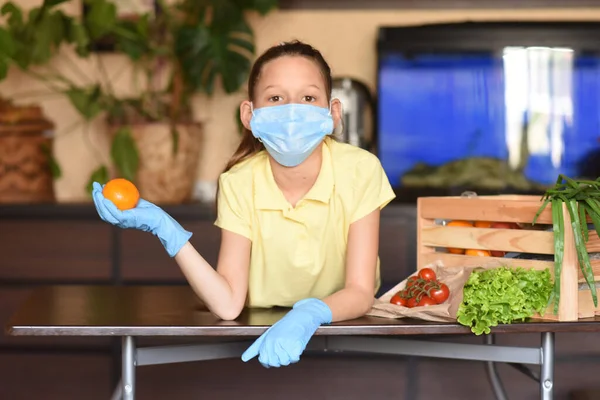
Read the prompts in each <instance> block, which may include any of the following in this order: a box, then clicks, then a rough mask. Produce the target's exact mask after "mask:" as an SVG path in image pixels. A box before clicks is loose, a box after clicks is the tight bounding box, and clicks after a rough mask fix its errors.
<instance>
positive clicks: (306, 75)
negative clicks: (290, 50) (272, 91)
mask: <svg viewBox="0 0 600 400" xmlns="http://www.w3.org/2000/svg"><path fill="white" fill-rule="evenodd" d="M306 85H317V86H319V87H321V88H323V86H324V80H323V76H322V75H321V70H320V69H319V67H318V66H317V64H316V62H314V61H313V60H311V59H309V58H306V57H302V56H283V57H279V58H276V59H275V60H272V61H269V62H268V63H266V64H265V65H264V66H263V68H262V71H261V76H260V79H259V81H258V85H257V86H258V87H257V89H259V90H264V89H265V88H267V87H268V86H285V87H293V86H306Z"/></svg>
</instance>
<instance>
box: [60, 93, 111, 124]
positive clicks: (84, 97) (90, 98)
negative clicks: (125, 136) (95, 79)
mask: <svg viewBox="0 0 600 400" xmlns="http://www.w3.org/2000/svg"><path fill="white" fill-rule="evenodd" d="M65 94H66V95H67V97H68V98H69V100H70V101H71V104H72V105H73V106H74V107H75V109H76V110H77V111H79V113H80V114H81V115H82V116H83V118H84V119H85V120H86V121H90V120H92V119H94V118H95V117H96V116H97V115H98V114H99V113H100V112H101V111H102V109H103V108H102V90H101V89H100V86H98V85H93V86H88V87H84V88H79V87H75V86H74V87H71V88H70V89H69V90H67V91H66V92H65Z"/></svg>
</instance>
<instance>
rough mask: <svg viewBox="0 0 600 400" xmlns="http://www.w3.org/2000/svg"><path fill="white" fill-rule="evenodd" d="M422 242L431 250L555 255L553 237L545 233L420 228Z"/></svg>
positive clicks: (487, 229) (549, 233)
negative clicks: (430, 247) (446, 249)
mask: <svg viewBox="0 0 600 400" xmlns="http://www.w3.org/2000/svg"><path fill="white" fill-rule="evenodd" d="M421 241H422V242H421V243H422V244H423V245H424V246H432V247H455V248H459V249H480V250H500V251H515V252H519V253H533V254H554V236H553V233H552V232H546V231H533V230H525V229H490V228H466V227H465V228H463V227H455V226H441V225H437V226H427V227H423V228H422V232H421Z"/></svg>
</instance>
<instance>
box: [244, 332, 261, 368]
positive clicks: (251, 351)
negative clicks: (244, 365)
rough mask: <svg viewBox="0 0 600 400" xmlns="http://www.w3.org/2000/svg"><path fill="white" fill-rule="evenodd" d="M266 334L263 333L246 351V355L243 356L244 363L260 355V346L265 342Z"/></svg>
mask: <svg viewBox="0 0 600 400" xmlns="http://www.w3.org/2000/svg"><path fill="white" fill-rule="evenodd" d="M265 334H266V332H265V333H263V334H262V335H261V336H260V337H259V338H258V339H256V340H255V341H254V343H252V344H251V345H250V347H248V348H247V349H246V351H245V352H244V354H242V361H243V362H247V361H249V360H252V359H253V358H254V357H256V356H257V355H258V352H259V350H260V346H261V345H262V343H263V341H264V340H265Z"/></svg>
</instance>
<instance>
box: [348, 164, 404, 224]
mask: <svg viewBox="0 0 600 400" xmlns="http://www.w3.org/2000/svg"><path fill="white" fill-rule="evenodd" d="M353 188H354V203H353V204H352V206H353V207H352V209H353V212H352V215H351V218H350V223H353V222H355V221H358V220H359V219H361V218H363V217H365V216H366V215H368V214H370V213H371V212H373V211H375V210H376V209H377V208H379V209H382V208H383V207H385V206H386V205H387V204H388V203H389V202H390V201H392V200H393V199H394V198H395V197H396V194H395V193H394V190H393V189H392V186H391V185H390V182H389V180H388V177H387V175H386V174H385V171H384V170H383V167H382V166H381V162H380V161H379V159H378V158H377V157H376V156H374V155H373V154H369V156H368V157H365V158H364V159H363V160H362V161H361V162H359V163H358V164H357V165H356V169H355V173H354V180H353Z"/></svg>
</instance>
